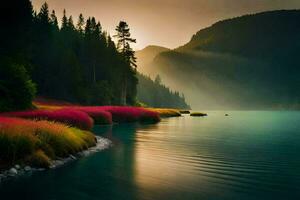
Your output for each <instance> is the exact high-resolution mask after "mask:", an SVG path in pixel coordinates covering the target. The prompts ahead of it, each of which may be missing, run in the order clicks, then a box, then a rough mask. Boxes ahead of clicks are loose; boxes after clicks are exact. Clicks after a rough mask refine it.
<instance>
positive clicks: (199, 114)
mask: <svg viewBox="0 0 300 200" xmlns="http://www.w3.org/2000/svg"><path fill="white" fill-rule="evenodd" d="M190 116H192V117H206V116H207V114H206V113H201V112H193V113H191V114H190Z"/></svg>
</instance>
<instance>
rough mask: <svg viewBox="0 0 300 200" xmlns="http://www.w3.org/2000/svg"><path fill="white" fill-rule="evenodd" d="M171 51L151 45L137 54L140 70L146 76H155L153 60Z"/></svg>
mask: <svg viewBox="0 0 300 200" xmlns="http://www.w3.org/2000/svg"><path fill="white" fill-rule="evenodd" d="M166 51H170V49H168V48H165V47H160V46H155V45H150V46H147V47H145V48H144V49H142V50H140V51H137V52H136V57H137V58H138V59H137V65H138V70H139V71H141V72H143V73H144V74H147V75H149V74H154V70H155V69H154V68H153V66H152V61H153V59H154V58H155V57H156V56H157V55H158V54H160V53H162V52H166Z"/></svg>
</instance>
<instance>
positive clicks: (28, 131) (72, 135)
mask: <svg viewBox="0 0 300 200" xmlns="http://www.w3.org/2000/svg"><path fill="white" fill-rule="evenodd" d="M95 144H96V140H95V136H94V135H93V134H92V133H90V132H88V131H83V130H79V129H76V128H73V127H68V126H66V125H64V124H61V123H55V122H49V121H31V120H23V119H16V118H15V119H14V118H0V152H1V154H0V160H2V161H4V162H6V163H8V164H15V163H25V164H29V165H32V166H34V165H40V166H38V167H45V166H46V165H47V163H48V165H47V166H49V164H50V162H48V161H49V160H50V159H56V158H57V157H66V156H68V155H70V154H74V153H77V152H79V151H82V150H85V149H87V148H89V147H91V146H94V145H95ZM39 163H40V164H39Z"/></svg>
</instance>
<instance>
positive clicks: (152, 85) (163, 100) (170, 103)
mask: <svg viewBox="0 0 300 200" xmlns="http://www.w3.org/2000/svg"><path fill="white" fill-rule="evenodd" d="M138 80H139V84H138V87H137V91H138V95H137V99H138V100H139V101H140V102H143V103H145V104H146V105H147V106H150V107H157V108H181V109H191V107H190V106H189V105H188V104H187V103H186V101H185V97H184V95H183V94H179V92H177V91H172V90H171V89H170V88H168V87H166V86H165V85H164V84H163V81H162V80H161V79H160V76H159V75H158V76H156V78H155V80H154V81H153V80H152V79H151V78H150V77H148V76H145V75H143V74H140V73H139V74H138Z"/></svg>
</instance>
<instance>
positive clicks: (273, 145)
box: [0, 112, 300, 200]
mask: <svg viewBox="0 0 300 200" xmlns="http://www.w3.org/2000/svg"><path fill="white" fill-rule="evenodd" d="M208 113H209V117H207V118H192V117H189V116H185V117H180V118H172V119H166V120H163V121H162V122H161V123H159V124H157V125H133V124H131V125H117V126H113V127H96V128H95V132H96V133H97V134H98V135H101V136H104V137H107V138H110V139H111V140H112V141H113V143H114V146H113V147H112V148H110V149H108V150H105V151H103V152H99V153H97V154H94V155H92V156H90V157H87V158H83V159H80V160H78V161H76V162H74V163H71V164H68V165H66V166H64V167H61V168H59V169H56V170H49V171H46V172H41V173H35V174H33V175H32V176H29V177H22V178H19V179H17V180H11V181H6V182H5V183H2V185H0V199H23V200H24V199H33V200H34V199H47V200H55V199H59V200H60V199H61V200H69V199H72V200H73V199H74V200H75V199H76V200H77V199H78V200H81V199H87V200H90V199H95V200H96V199H102V200H109V199H114V200H120V199H124V200H127V199H128V200H140V199H141V200H144V199H145V200H148V199H149V200H150V199H153V200H158V199H166V200H169V199H170V200H171V199H175V200H176V199H178V200H179V199H180V200H194V199H196V200H202V199H203V200H207V199H209V200H221V199H222V200H223V199H229V200H235V199H237V200H243V199H253V200H254V199H255V200H260V199H262V200H266V199H282V200H285V199H289V200H290V199H297V200H298V199H300V112H229V114H230V116H229V117H225V116H224V114H225V113H224V112H208Z"/></svg>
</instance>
